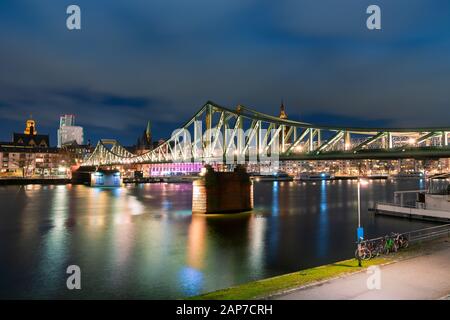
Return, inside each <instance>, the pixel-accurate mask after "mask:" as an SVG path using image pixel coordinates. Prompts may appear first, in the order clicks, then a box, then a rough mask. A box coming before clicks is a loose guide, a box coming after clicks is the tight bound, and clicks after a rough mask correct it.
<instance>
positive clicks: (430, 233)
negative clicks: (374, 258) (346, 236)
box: [361, 223, 450, 243]
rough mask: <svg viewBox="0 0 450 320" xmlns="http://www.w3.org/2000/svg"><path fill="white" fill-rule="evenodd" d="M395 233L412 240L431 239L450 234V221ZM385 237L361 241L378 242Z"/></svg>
mask: <svg viewBox="0 0 450 320" xmlns="http://www.w3.org/2000/svg"><path fill="white" fill-rule="evenodd" d="M394 234H395V236H397V235H400V236H405V237H407V239H408V240H409V241H410V242H415V241H420V240H425V239H431V238H435V237H439V236H442V235H444V234H448V235H449V236H450V223H449V224H444V225H440V226H433V227H429V228H424V229H419V230H413V231H408V232H404V233H394ZM385 237H386V236H384V237H378V238H373V239H367V240H363V241H361V243H369V242H376V241H379V240H382V239H384V238H385ZM387 237H389V238H392V237H393V235H387Z"/></svg>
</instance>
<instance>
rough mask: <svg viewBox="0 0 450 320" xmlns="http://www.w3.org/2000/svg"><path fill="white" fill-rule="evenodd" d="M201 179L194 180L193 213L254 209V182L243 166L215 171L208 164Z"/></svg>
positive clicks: (235, 211)
mask: <svg viewBox="0 0 450 320" xmlns="http://www.w3.org/2000/svg"><path fill="white" fill-rule="evenodd" d="M205 168H206V172H205V174H204V175H203V177H202V178H201V179H198V180H195V181H194V182H193V187H194V189H193V192H192V213H193V214H212V213H237V212H245V211H250V210H252V209H253V184H252V182H251V180H250V176H249V175H248V174H247V172H246V170H245V168H244V167H243V166H237V167H236V169H235V170H234V172H215V171H214V169H213V168H212V167H211V166H206V167H205Z"/></svg>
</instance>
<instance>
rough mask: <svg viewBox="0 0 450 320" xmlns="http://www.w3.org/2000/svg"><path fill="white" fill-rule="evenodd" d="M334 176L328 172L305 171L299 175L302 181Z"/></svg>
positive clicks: (332, 177)
mask: <svg viewBox="0 0 450 320" xmlns="http://www.w3.org/2000/svg"><path fill="white" fill-rule="evenodd" d="M332 179H334V176H333V175H331V174H330V173H328V172H303V173H300V175H299V176H298V180H300V181H318V180H319V181H320V180H332Z"/></svg>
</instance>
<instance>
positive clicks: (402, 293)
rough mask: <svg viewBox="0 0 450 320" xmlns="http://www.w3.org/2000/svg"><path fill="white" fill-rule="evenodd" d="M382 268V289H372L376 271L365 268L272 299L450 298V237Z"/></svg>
mask: <svg viewBox="0 0 450 320" xmlns="http://www.w3.org/2000/svg"><path fill="white" fill-rule="evenodd" d="M380 271H381V272H380V275H381V278H380V279H381V281H380V284H381V286H380V289H372V290H370V289H368V286H367V280H368V278H369V277H370V276H372V274H369V273H367V272H366V271H364V272H360V273H356V274H352V275H348V276H344V277H342V278H338V279H334V280H330V281H327V282H325V283H322V284H317V285H312V286H309V287H306V288H299V289H296V290H293V291H289V292H287V293H284V294H281V295H277V296H274V297H272V299H285V300H310V299H323V300H327V299H333V300H347V299H362V300H365V299H368V300H377V299H384V300H394V299H402V300H415V299H420V300H423V299H441V298H444V299H448V297H449V294H450V242H449V241H448V238H447V240H445V241H441V242H440V243H439V245H438V248H434V249H433V250H428V251H426V252H424V253H423V254H421V255H420V256H415V257H410V258H406V259H405V260H400V261H398V262H395V263H392V264H388V265H384V266H381V267H380Z"/></svg>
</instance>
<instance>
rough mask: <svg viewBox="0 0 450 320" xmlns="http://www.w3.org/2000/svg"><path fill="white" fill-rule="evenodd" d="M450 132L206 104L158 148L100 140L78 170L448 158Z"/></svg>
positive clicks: (442, 129) (449, 128)
mask: <svg viewBox="0 0 450 320" xmlns="http://www.w3.org/2000/svg"><path fill="white" fill-rule="evenodd" d="M449 133H450V127H444V128H433V127H430V128H351V127H335V126H323V125H314V124H310V123H305V122H298V121H293V120H288V119H282V118H279V117H275V116H271V115H267V114H264V113H260V112H257V111H254V110H252V109H249V108H246V107H244V106H241V105H239V106H237V108H236V109H229V108H225V107H222V106H219V105H217V104H215V103H213V102H210V101H208V102H207V103H206V104H205V105H203V106H202V107H201V108H200V110H198V112H197V113H195V114H194V116H193V117H192V118H191V119H189V121H187V122H186V123H185V124H184V125H182V126H181V127H180V128H179V129H177V130H175V131H174V133H173V134H172V136H171V137H170V138H169V139H167V140H166V141H165V142H164V143H162V144H160V145H159V146H158V147H157V148H155V149H153V150H151V151H147V152H145V153H141V154H134V153H131V152H130V151H128V150H127V149H126V148H124V147H123V146H121V145H120V144H119V143H118V142H117V141H116V140H111V139H103V140H100V141H99V142H98V144H97V146H96V148H95V150H94V151H93V153H92V154H91V155H90V156H89V157H88V158H87V159H86V161H85V162H84V163H83V164H82V166H109V165H124V164H152V163H170V162H201V163H212V162H222V163H230V162H231V163H233V162H234V163H243V162H245V161H256V162H263V161H272V160H274V159H275V156H276V157H277V159H279V160H280V161H283V160H340V159H348V160H353V159H400V158H416V159H420V158H424V159H425V158H445V157H450V147H449Z"/></svg>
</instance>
